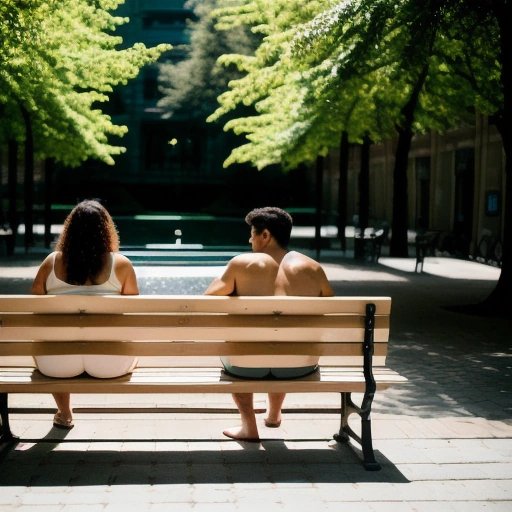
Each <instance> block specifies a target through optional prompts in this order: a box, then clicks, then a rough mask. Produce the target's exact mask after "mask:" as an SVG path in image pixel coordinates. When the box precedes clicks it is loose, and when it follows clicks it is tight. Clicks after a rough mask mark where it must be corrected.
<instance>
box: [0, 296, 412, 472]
mask: <svg viewBox="0 0 512 512" xmlns="http://www.w3.org/2000/svg"><path fill="white" fill-rule="evenodd" d="M390 309H391V299H390V298H388V297H329V298H316V297H315V298H309V297H274V296H273V297H213V296H187V295H174V296H77V295H75V296H62V295H60V296H51V295H45V296H35V295H0V412H1V420H2V431H1V441H2V442H3V443H4V444H7V445H11V446H12V445H13V444H14V443H16V438H15V436H14V435H13V434H12V432H11V430H10V427H9V416H8V400H7V398H8V394H9V393H53V392H71V393H234V392H235V393H237V392H254V393H267V392H286V393H309V392H311V393H327V392H336V393H341V425H340V429H339V432H338V433H337V434H336V435H335V436H334V438H335V439H336V440H337V441H339V442H348V441H349V438H353V439H355V440H356V441H357V442H358V443H359V444H360V445H361V448H362V452H363V460H364V462H363V463H364V466H365V468H366V469H368V470H375V469H379V468H380V466H379V464H378V463H377V461H376V460H375V456H374V453H373V447H372V435H371V423H370V413H371V406H372V402H373V398H374V394H375V391H376V390H377V389H378V390H381V389H386V388H387V387H389V386H391V385H394V384H399V383H402V382H404V381H405V380H406V379H405V378H404V377H402V376H400V375H398V374H397V373H396V372H394V371H392V370H390V369H389V368H386V366H385V359H386V353H387V347H388V343H387V342H388V337H389V320H390ZM52 354H53V355H55V354H124V355H136V356H139V363H138V367H137V369H136V370H135V371H134V372H133V374H131V375H127V376H123V377H119V378H114V379H95V378H92V377H88V376H86V375H82V376H79V377H75V378H70V379H68V378H65V379H58V378H50V377H45V376H44V375H42V374H41V373H39V371H38V370H37V369H36V368H35V367H34V362H33V359H32V356H35V355H52ZM262 354H264V355H287V354H294V355H318V356H320V366H319V370H318V371H317V372H315V373H313V374H311V375H309V376H307V377H303V378H299V379H291V380H276V379H264V380H244V379H238V378H235V377H231V376H229V375H227V374H226V373H225V372H224V371H223V370H222V365H221V364H220V360H219V356H221V355H262ZM353 392H355V393H363V394H364V397H363V399H362V403H361V406H359V407H358V406H356V405H355V404H354V403H353V401H352V398H351V393H353ZM354 412H355V413H357V414H359V416H360V417H361V435H357V434H356V433H355V432H354V431H353V430H352V429H351V428H350V427H349V424H348V416H349V415H350V414H351V413H354Z"/></svg>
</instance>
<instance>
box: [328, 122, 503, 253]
mask: <svg viewBox="0 0 512 512" xmlns="http://www.w3.org/2000/svg"><path fill="white" fill-rule="evenodd" d="M395 145H396V141H386V142H385V143H382V144H375V145H373V146H372V147H371V151H370V207H369V210H370V211H369V217H370V219H371V221H370V223H371V224H373V225H380V224H383V223H386V224H388V225H391V221H392V216H393V211H392V207H393V166H394V152H395ZM359 165H360V149H359V147H352V148H351V151H350V160H349V177H348V205H347V206H348V208H347V211H348V219H347V220H348V223H349V224H350V223H351V222H352V221H353V219H354V218H356V217H355V216H357V213H358V197H359V190H358V175H359ZM327 172H328V180H327V181H328V186H327V188H328V189H327V190H326V197H327V198H328V201H329V203H330V205H329V208H330V209H331V210H335V209H336V206H335V205H337V201H338V197H337V186H338V185H337V183H338V182H337V180H338V175H339V174H338V160H337V154H336V153H334V152H333V153H332V155H330V157H329V159H328V165H327ZM407 178H408V190H407V192H408V219H407V220H408V226H409V229H411V230H413V231H416V232H424V231H431V232H441V233H446V234H450V235H452V239H453V240H459V241H460V242H461V244H462V247H461V249H462V250H463V251H467V254H469V255H478V252H479V245H480V243H481V242H482V240H486V244H487V242H491V241H492V242H494V243H495V242H499V241H500V240H501V239H502V235H503V228H504V216H503V208H502V205H503V201H504V200H505V197H504V191H505V154H504V151H503V146H502V142H501V137H500V134H499V133H498V131H497V129H496V127H495V126H494V125H492V124H489V120H488V118H487V117H485V116H482V115H477V116H476V117H475V123H474V125H471V126H463V127H460V128H457V129H453V130H449V131H447V132H446V133H444V134H439V133H434V132H431V133H427V134H425V135H419V136H416V137H414V138H413V141H412V145H411V150H410V153H409V165H408V176H407ZM464 245H465V246H466V247H464ZM447 249H449V248H447ZM482 250H483V249H482ZM496 250H499V247H498V248H497V249H496ZM448 252H449V251H448Z"/></svg>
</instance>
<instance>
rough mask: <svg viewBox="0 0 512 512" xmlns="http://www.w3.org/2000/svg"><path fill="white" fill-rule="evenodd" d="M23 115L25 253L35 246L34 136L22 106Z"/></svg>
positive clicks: (27, 115) (30, 122)
mask: <svg viewBox="0 0 512 512" xmlns="http://www.w3.org/2000/svg"><path fill="white" fill-rule="evenodd" d="M20 108H21V114H22V116H23V121H24V122H25V174H24V184H23V191H24V194H23V196H24V202H25V210H24V212H25V214H24V223H25V252H27V251H28V249H29V248H30V247H32V246H33V245H34V136H33V133H32V121H31V119H30V114H29V112H28V110H27V109H26V108H25V107H23V106H21V107H20Z"/></svg>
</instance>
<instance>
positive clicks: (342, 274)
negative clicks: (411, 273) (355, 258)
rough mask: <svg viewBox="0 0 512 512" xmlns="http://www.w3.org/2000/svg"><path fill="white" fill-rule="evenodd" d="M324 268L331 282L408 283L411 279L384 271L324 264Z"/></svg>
mask: <svg viewBox="0 0 512 512" xmlns="http://www.w3.org/2000/svg"><path fill="white" fill-rule="evenodd" d="M322 267H323V268H324V270H325V273H326V274H327V278H328V279H329V281H331V282H332V281H371V282H376V281H388V282H389V281H394V282H402V283H406V282H408V281H409V279H408V278H407V277H406V276H398V275H396V274H392V273H390V272H383V271H382V270H380V269H379V270H372V269H369V268H364V267H358V268H354V267H345V266H343V265H333V264H329V263H323V264H322Z"/></svg>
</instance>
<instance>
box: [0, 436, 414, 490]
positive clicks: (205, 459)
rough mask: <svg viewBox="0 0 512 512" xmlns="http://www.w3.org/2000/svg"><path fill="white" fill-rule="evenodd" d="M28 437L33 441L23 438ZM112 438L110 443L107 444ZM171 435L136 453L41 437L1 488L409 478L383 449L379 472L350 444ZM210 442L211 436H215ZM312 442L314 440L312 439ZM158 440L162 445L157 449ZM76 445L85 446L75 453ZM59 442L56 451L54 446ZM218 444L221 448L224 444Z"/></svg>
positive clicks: (14, 454) (0, 470)
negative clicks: (179, 445) (184, 439)
mask: <svg viewBox="0 0 512 512" xmlns="http://www.w3.org/2000/svg"><path fill="white" fill-rule="evenodd" d="M24 442H28V440H24ZM105 442H109V443H110V442H111V441H105ZM172 442H173V440H159V441H156V442H154V441H153V442H150V441H148V442H147V446H148V451H138V450H137V447H140V444H141V443H140V441H134V443H135V444H134V450H133V451H132V450H130V442H126V441H125V442H123V449H122V451H111V450H105V449H103V450H102V448H101V445H102V441H101V440H100V441H94V442H93V443H91V442H89V441H73V442H72V446H71V445H70V448H69V450H66V442H61V443H60V444H59V443H55V442H54V441H52V440H49V439H47V440H46V441H39V442H37V444H35V445H33V446H32V447H31V448H29V449H25V450H23V449H20V450H13V451H11V452H9V453H8V454H7V456H6V459H5V460H4V461H3V463H2V464H1V465H0V485H1V486H3V487H6V486H36V487H53V486H55V487H57V486H63V485H65V486H68V485H69V486H91V485H158V484H212V483H215V484H231V483H266V484H268V483H293V482H299V483H304V482H317V483H321V482H324V483H357V482H389V483H391V482H392V483H408V482H409V481H408V480H407V479H406V478H405V477H404V475H403V474H402V473H401V472H400V471H399V470H398V469H397V468H396V466H394V465H393V464H392V463H391V462H390V461H389V460H388V459H386V457H384V456H383V455H382V453H380V452H378V451H377V452H376V458H377V460H378V461H379V462H380V463H381V464H382V469H381V470H380V471H365V469H364V468H363V467H362V465H361V462H360V461H359V459H358V458H357V456H356V455H355V453H354V452H353V451H352V450H351V449H350V448H349V447H347V446H334V447H333V448H331V449H311V448H304V449H301V448H300V443H301V441H300V440H299V441H297V440H295V441H293V444H294V446H298V449H295V448H294V449H289V448H288V447H287V446H286V445H285V444H284V443H283V442H282V441H264V442H262V443H261V445H260V446H257V445H256V446H255V447H254V449H251V448H249V449H241V448H237V449H231V448H230V449H226V450H224V449H223V445H224V444H225V443H226V448H227V446H228V443H229V444H231V443H232V442H231V441H229V440H228V441H217V442H216V446H217V448H216V449H212V450H203V449H197V448H198V446H200V445H201V442H200V441H191V442H189V443H188V446H189V447H190V448H191V449H189V450H182V449H181V450H180V449H178V450H176V451H174V450H172V449H169V447H168V443H172ZM209 442H211V441H209ZM307 443H308V444H310V443H311V440H308V441H307ZM159 444H160V445H161V446H162V448H160V447H159ZM77 445H81V446H80V448H79V451H77ZM56 447H58V450H55V448H56ZM219 447H220V449H219Z"/></svg>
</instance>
